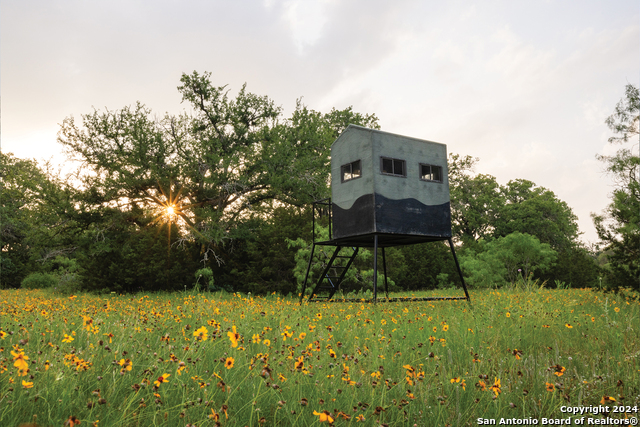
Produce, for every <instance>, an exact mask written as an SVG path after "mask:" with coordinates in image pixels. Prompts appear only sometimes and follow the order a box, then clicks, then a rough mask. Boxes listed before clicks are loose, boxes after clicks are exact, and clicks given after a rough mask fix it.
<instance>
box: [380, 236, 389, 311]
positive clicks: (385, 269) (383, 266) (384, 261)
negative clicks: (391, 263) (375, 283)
mask: <svg viewBox="0 0 640 427" xmlns="http://www.w3.org/2000/svg"><path fill="white" fill-rule="evenodd" d="M382 270H383V271H384V294H385V295H386V296H387V299H389V286H387V259H386V258H385V256H384V246H383V247H382Z"/></svg>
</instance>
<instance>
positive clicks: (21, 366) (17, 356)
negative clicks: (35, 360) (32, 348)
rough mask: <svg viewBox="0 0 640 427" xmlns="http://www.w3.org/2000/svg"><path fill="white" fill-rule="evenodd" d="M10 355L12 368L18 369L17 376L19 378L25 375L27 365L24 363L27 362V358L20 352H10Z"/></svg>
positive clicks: (27, 368) (27, 369)
mask: <svg viewBox="0 0 640 427" xmlns="http://www.w3.org/2000/svg"><path fill="white" fill-rule="evenodd" d="M11 354H12V355H13V366H15V367H16V368H18V371H19V375H20V376H21V377H23V376H25V375H27V372H28V371H29V364H28V363H27V362H26V361H27V360H29V357H27V356H25V354H24V353H23V352H22V351H19V352H15V351H13V350H12V351H11Z"/></svg>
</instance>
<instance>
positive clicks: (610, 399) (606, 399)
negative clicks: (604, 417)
mask: <svg viewBox="0 0 640 427" xmlns="http://www.w3.org/2000/svg"><path fill="white" fill-rule="evenodd" d="M615 401H616V399H614V398H613V397H611V396H606V395H605V396H602V400H600V404H601V405H606V404H607V403H613V402H615Z"/></svg>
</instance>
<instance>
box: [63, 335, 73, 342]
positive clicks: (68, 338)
mask: <svg viewBox="0 0 640 427" xmlns="http://www.w3.org/2000/svg"><path fill="white" fill-rule="evenodd" d="M74 339H75V338H73V337H72V336H69V335H67V334H64V339H63V340H62V342H71V341H73V340H74Z"/></svg>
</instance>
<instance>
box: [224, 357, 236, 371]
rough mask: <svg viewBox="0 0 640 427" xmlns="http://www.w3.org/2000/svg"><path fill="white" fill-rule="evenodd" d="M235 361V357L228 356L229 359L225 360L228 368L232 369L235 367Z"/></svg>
mask: <svg viewBox="0 0 640 427" xmlns="http://www.w3.org/2000/svg"><path fill="white" fill-rule="evenodd" d="M234 362H235V360H234V359H233V357H227V360H225V361H224V366H225V367H226V368H227V369H231V368H233V363H234Z"/></svg>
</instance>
